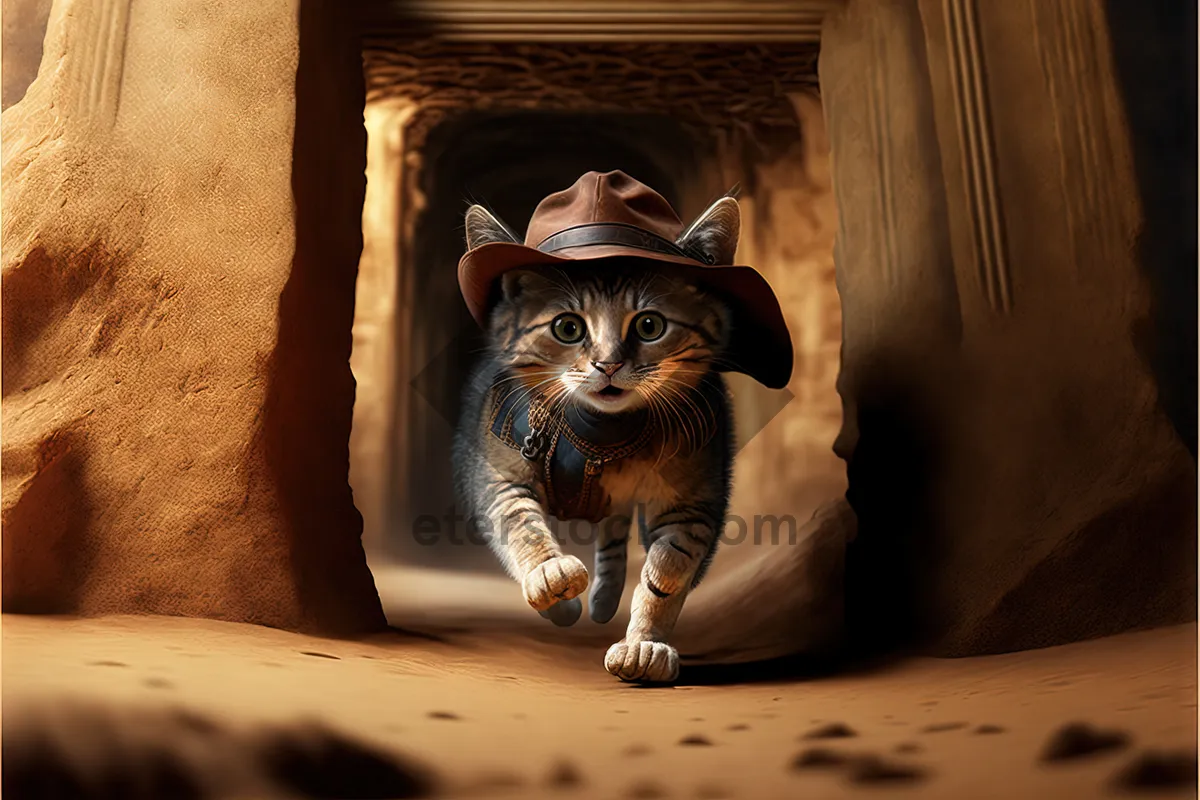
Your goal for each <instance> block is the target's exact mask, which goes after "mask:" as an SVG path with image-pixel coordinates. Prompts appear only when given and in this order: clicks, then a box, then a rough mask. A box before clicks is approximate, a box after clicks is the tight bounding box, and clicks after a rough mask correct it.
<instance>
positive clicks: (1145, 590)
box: [821, 0, 1196, 655]
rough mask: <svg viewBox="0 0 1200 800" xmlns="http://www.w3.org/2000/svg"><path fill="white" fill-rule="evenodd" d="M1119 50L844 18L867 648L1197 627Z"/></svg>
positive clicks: (1011, 11)
mask: <svg viewBox="0 0 1200 800" xmlns="http://www.w3.org/2000/svg"><path fill="white" fill-rule="evenodd" d="M1080 31H1083V32H1085V33H1086V35H1082V34H1080ZM1120 35H1121V32H1120V31H1119V30H1118V29H1117V28H1116V27H1114V26H1112V25H1111V24H1110V21H1109V19H1108V18H1107V17H1106V15H1105V10H1104V7H1103V4H1102V3H1100V2H1098V0H1071V2H1063V3H1060V2H1058V1H1057V0H1037V1H1036V2H1033V3H1032V4H1025V5H1022V6H1020V7H1019V8H1018V7H1017V6H1016V5H1011V6H1010V5H1008V4H1002V3H996V4H977V7H976V6H975V5H972V4H963V3H947V4H945V7H944V8H943V4H942V3H941V2H934V0H930V1H929V2H926V1H925V0H921V1H920V2H915V1H910V0H889V2H857V1H854V0H852V2H850V3H849V4H848V5H847V6H846V8H845V9H844V10H842V11H840V12H838V13H836V14H833V15H831V16H830V17H828V18H827V19H826V22H825V28H824V37H823V53H822V58H821V86H822V94H823V100H824V103H825V111H826V118H827V120H828V123H829V133H830V138H831V142H832V145H833V152H832V158H833V162H834V165H835V190H836V193H837V197H838V204H839V213H840V215H841V219H840V224H841V230H840V232H839V237H838V243H837V270H838V285H839V290H840V291H841V296H842V302H843V319H844V340H843V370H842V373H841V376H840V378H839V388H840V391H841V392H842V395H843V399H844V400H845V403H846V410H847V413H846V424H845V427H844V429H843V433H842V436H841V437H840V440H839V452H840V453H841V454H842V455H844V456H845V457H846V458H847V460H848V470H849V483H850V489H849V493H848V499H849V501H850V503H851V505H852V506H853V507H854V510H855V512H856V513H857V515H858V518H859V528H858V539H857V540H856V541H855V542H854V544H853V545H852V546H851V547H850V550H849V552H848V554H847V566H846V585H847V589H846V591H847V617H848V619H849V624H850V625H851V627H852V628H853V629H854V630H855V631H856V633H855V636H857V638H859V639H860V640H874V642H876V643H878V642H881V641H883V640H886V639H887V638H889V637H892V636H895V635H897V634H903V635H910V636H918V637H925V638H926V641H928V642H929V643H930V646H931V649H932V652H935V653H937V654H941V655H967V654H979V653H992V652H1000V651H1007V650H1015V649H1019V648H1028V647H1040V646H1046V645H1052V644H1056V643H1061V642H1067V641H1073V640H1077V639H1083V638H1087V637H1092V636H1100V635H1104V634H1109V633H1113V632H1117V631H1122V630H1128V629H1131V628H1138V627H1148V626H1152V625H1161V624H1166V623H1170V622H1174V621H1178V620H1183V619H1194V618H1195V613H1196V572H1195V564H1196V528H1195V521H1196V514H1195V509H1196V468H1195V461H1194V459H1193V458H1192V457H1191V456H1190V454H1189V452H1188V447H1187V445H1186V443H1185V442H1184V441H1183V440H1182V438H1181V436H1180V435H1179V433H1178V431H1177V428H1176V426H1173V425H1172V423H1171V420H1170V418H1169V416H1168V413H1167V411H1166V410H1164V393H1165V390H1166V389H1167V388H1170V387H1164V385H1163V383H1162V382H1161V380H1160V379H1159V378H1158V377H1157V375H1156V370H1155V369H1154V368H1153V367H1152V365H1151V364H1150V363H1148V361H1147V359H1146V357H1145V353H1146V352H1147V351H1149V352H1157V353H1163V352H1165V351H1164V350H1163V348H1162V347H1160V346H1155V345H1161V342H1155V341H1150V342H1147V341H1146V340H1147V339H1150V340H1153V339H1155V338H1156V337H1158V336H1160V335H1161V332H1162V330H1163V328H1162V326H1158V325H1156V324H1155V321H1156V314H1158V313H1159V312H1160V311H1161V307H1156V306H1155V304H1154V303H1153V301H1152V299H1153V293H1152V290H1151V288H1152V287H1151V281H1150V279H1149V277H1148V276H1147V274H1146V273H1147V269H1146V265H1145V264H1144V263H1143V262H1142V261H1141V260H1140V259H1139V254H1138V249H1137V246H1136V244H1137V242H1138V239H1139V236H1140V234H1141V233H1142V231H1143V230H1144V219H1145V214H1146V211H1145V209H1146V208H1147V202H1148V196H1147V195H1146V194H1145V192H1139V186H1138V183H1137V181H1136V180H1135V175H1134V166H1135V165H1134V163H1133V158H1132V155H1131V144H1130V130H1129V126H1128V123H1127V118H1126V116H1125V113H1126V112H1125V108H1124V101H1123V98H1122V96H1121V95H1120V94H1119V92H1118V86H1117V82H1116V78H1115V76H1114V74H1113V68H1112V57H1111V53H1110V39H1111V37H1113V36H1120ZM964 76H966V77H964ZM971 76H979V79H978V80H976V79H974V78H973V77H971ZM1192 150H1193V151H1194V144H1193V147H1192ZM1163 157H1164V158H1167V157H1170V154H1169V153H1165V154H1164V155H1163ZM1149 199H1150V200H1154V198H1152V197H1151V198H1149ZM1149 207H1151V208H1153V204H1151V205H1150V206H1149ZM1193 216H1194V215H1193ZM1193 224H1194V219H1193ZM1193 238H1194V236H1193ZM1189 268H1191V269H1194V266H1193V267H1189ZM1192 305H1193V311H1192V313H1193V315H1194V302H1193V304H1192ZM1191 324H1192V327H1193V328H1194V327H1195V317H1194V316H1193V317H1192V323H1191ZM1168 330H1169V328H1168ZM1147 344H1149V345H1150V346H1149V347H1147V346H1146V345H1147ZM1182 367H1183V368H1184V369H1185V370H1186V369H1187V368H1188V367H1187V365H1186V364H1184V365H1182ZM1190 369H1191V370H1192V372H1191V374H1192V376H1194V375H1195V372H1194V364H1193V365H1192V366H1191V367H1190ZM1159 374H1161V370H1160V371H1159ZM1193 386H1194V377H1193ZM1193 391H1194V390H1193ZM1172 396H1174V393H1172ZM1168 399H1169V398H1168ZM1194 404H1195V400H1194V396H1193V400H1192V407H1193V413H1194Z"/></svg>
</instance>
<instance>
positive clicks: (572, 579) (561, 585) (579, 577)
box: [521, 556, 588, 611]
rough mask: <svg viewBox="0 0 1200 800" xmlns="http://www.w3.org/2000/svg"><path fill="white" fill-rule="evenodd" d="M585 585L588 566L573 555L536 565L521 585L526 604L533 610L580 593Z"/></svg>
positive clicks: (538, 609) (547, 606) (586, 583)
mask: <svg viewBox="0 0 1200 800" xmlns="http://www.w3.org/2000/svg"><path fill="white" fill-rule="evenodd" d="M587 585H588V571H587V567H585V566H584V565H583V562H582V561H580V560H579V559H578V558H576V557H575V556H557V557H555V558H552V559H550V560H549V561H543V562H542V563H541V564H538V565H537V566H536V567H534V568H533V569H532V570H530V571H529V574H528V575H526V576H525V580H524V581H522V583H521V589H522V591H523V592H524V593H525V602H527V603H529V605H531V606H533V609H534V610H535V611H546V610H548V609H549V608H550V607H551V606H553V605H554V604H555V603H559V602H562V601H563V600H570V599H572V598H573V597H577V596H579V595H581V594H583V590H584V589H586V588H587Z"/></svg>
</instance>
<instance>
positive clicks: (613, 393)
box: [588, 383, 629, 403]
mask: <svg viewBox="0 0 1200 800" xmlns="http://www.w3.org/2000/svg"><path fill="white" fill-rule="evenodd" d="M588 394H590V395H591V396H592V398H593V399H595V400H598V401H600V402H601V403H614V402H616V401H618V400H622V399H624V398H625V396H626V395H628V394H629V390H628V389H622V388H621V387H620V386H613V385H612V384H611V383H610V384H609V385H608V386H605V387H604V388H603V389H593V390H592V391H591V392H589V393H588Z"/></svg>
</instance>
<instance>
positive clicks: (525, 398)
mask: <svg viewBox="0 0 1200 800" xmlns="http://www.w3.org/2000/svg"><path fill="white" fill-rule="evenodd" d="M489 427H490V430H491V432H492V435H494V436H495V437H496V438H498V439H499V440H500V441H501V442H503V443H504V444H506V445H508V446H509V447H511V448H513V449H514V450H517V451H519V452H520V453H521V455H522V457H524V458H525V459H527V460H528V461H531V462H539V461H540V462H541V463H540V465H539V468H540V472H541V476H542V480H543V481H544V482H545V487H546V499H547V505H548V506H549V511H550V513H551V514H553V515H554V516H556V517H558V518H559V519H560V520H568V519H583V520H587V521H589V522H599V521H601V520H602V519H604V517H605V515H606V513H607V510H608V509H607V505H608V498H607V497H605V496H604V495H603V493H602V492H599V491H596V483H597V481H598V480H599V479H600V476H601V474H602V473H603V472H604V468H605V466H606V465H608V464H611V463H613V462H614V461H620V460H621V459H623V458H628V457H629V456H632V455H633V454H635V453H637V452H638V451H640V450H641V449H642V448H644V447H645V446H646V445H647V444H649V442H650V440H651V439H652V438H653V436H654V432H655V426H654V425H653V424H652V422H651V420H650V418H649V415H648V414H646V413H645V412H644V411H642V412H634V413H631V414H628V415H620V416H617V415H612V416H602V415H597V414H592V413H590V412H588V411H586V410H584V409H581V408H579V407H577V406H570V407H568V408H567V409H566V410H565V411H564V412H563V413H562V414H559V415H557V416H556V417H555V418H554V419H550V418H549V413H548V410H547V409H546V407H545V405H544V404H543V403H542V402H541V401H540V398H538V397H537V396H534V395H531V393H529V392H526V391H514V390H512V389H509V390H507V392H506V393H503V394H502V393H501V392H500V391H499V390H493V393H492V414H491V422H490V425H489ZM630 431H633V434H632V435H630Z"/></svg>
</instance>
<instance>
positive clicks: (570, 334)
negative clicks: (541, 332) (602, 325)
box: [550, 314, 587, 344]
mask: <svg viewBox="0 0 1200 800" xmlns="http://www.w3.org/2000/svg"><path fill="white" fill-rule="evenodd" d="M586 330H587V328H586V327H585V326H584V324H583V318H582V317H580V316H579V315H578V314H559V315H558V316H557V317H555V318H554V321H553V322H551V323H550V332H551V333H553V334H554V338H555V339H558V340H559V341H560V342H562V343H563V344H578V343H579V342H580V341H581V340H582V339H583V334H584V331H586Z"/></svg>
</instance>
